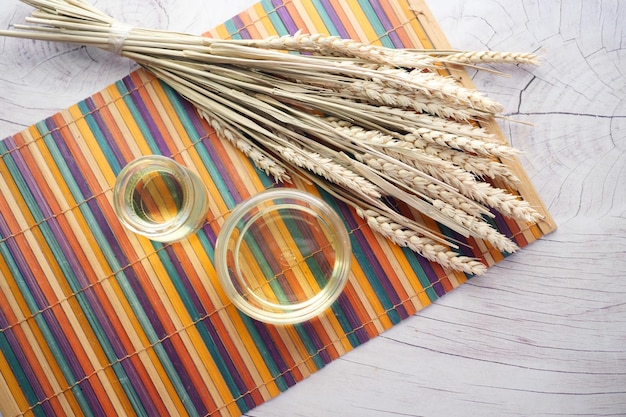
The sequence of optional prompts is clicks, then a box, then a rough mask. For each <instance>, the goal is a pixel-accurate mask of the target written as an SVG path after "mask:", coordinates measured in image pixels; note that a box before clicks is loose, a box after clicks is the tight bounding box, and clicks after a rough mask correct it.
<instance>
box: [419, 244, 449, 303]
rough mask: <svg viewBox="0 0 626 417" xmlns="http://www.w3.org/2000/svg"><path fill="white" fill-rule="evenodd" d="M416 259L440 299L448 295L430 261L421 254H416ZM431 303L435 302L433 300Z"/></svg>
mask: <svg viewBox="0 0 626 417" xmlns="http://www.w3.org/2000/svg"><path fill="white" fill-rule="evenodd" d="M415 259H417V261H418V262H419V264H420V265H421V267H422V269H423V270H424V272H425V273H426V277H427V278H428V281H429V282H430V284H431V287H432V288H433V290H434V291H435V293H436V294H437V296H438V297H441V296H443V295H444V294H445V293H446V290H445V288H444V287H443V285H442V284H441V279H440V278H439V277H438V276H437V273H436V272H435V270H434V269H433V266H432V264H431V263H430V261H429V260H428V259H426V258H424V257H423V256H421V255H419V254H415ZM424 289H425V288H424ZM431 301H434V300H431Z"/></svg>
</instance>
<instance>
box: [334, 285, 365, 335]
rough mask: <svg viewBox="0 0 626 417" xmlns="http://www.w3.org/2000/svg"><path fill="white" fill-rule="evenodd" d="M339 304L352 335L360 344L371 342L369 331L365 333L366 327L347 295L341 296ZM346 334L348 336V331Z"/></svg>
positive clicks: (338, 299) (338, 300)
mask: <svg viewBox="0 0 626 417" xmlns="http://www.w3.org/2000/svg"><path fill="white" fill-rule="evenodd" d="M337 303H338V304H339V306H340V307H341V311H342V312H343V315H344V317H345V318H346V320H347V321H348V323H349V324H350V327H351V328H352V333H353V334H354V335H355V336H356V338H357V340H358V341H359V343H365V342H367V341H368V340H370V336H369V335H368V334H367V331H365V327H363V323H362V322H361V319H360V318H359V316H358V315H357V313H356V310H355V308H354V306H353V305H352V304H351V303H350V299H349V298H348V296H347V295H346V294H345V293H343V294H341V295H340V296H339V298H337ZM344 331H346V330H344ZM346 334H348V331H346Z"/></svg>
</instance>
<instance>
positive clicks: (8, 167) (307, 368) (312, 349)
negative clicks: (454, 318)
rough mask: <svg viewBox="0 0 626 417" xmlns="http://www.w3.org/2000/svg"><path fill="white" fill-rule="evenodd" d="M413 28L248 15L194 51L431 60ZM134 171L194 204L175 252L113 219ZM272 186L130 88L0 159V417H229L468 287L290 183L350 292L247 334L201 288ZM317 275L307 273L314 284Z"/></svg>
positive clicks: (147, 85)
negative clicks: (293, 50)
mask: <svg viewBox="0 0 626 417" xmlns="http://www.w3.org/2000/svg"><path fill="white" fill-rule="evenodd" d="M428 13H429V12H428V10H427V8H426V7H425V5H424V4H423V3H422V2H421V1H420V0H389V1H382V0H341V1H340V0H264V1H262V2H261V3H258V4H257V5H255V6H253V7H252V8H250V9H249V10H247V11H245V12H243V13H241V14H240V15H238V16H235V17H233V18H232V19H231V20H229V21H227V22H225V23H224V24H223V25H221V26H219V27H217V28H215V29H213V30H211V31H210V32H209V33H208V35H210V36H214V37H232V38H258V37H266V36H270V35H279V36H280V35H285V34H292V33H295V32H296V31H298V30H303V31H306V32H320V33H326V34H332V35H337V36H341V37H344V38H353V39H359V40H361V41H363V42H367V43H375V44H379V45H385V46H389V47H395V48H403V47H409V48H421V47H432V46H433V42H434V41H433V39H438V38H441V34H439V33H438V32H437V31H438V30H439V29H438V28H437V27H436V26H435V25H433V24H428V22H429V21H430V22H433V20H432V17H430V16H429V14H428ZM423 17H427V19H423ZM425 22H426V23H425ZM148 154H161V155H166V156H168V157H172V158H174V159H175V160H177V161H178V162H180V163H182V164H183V165H185V166H187V167H189V168H190V169H191V170H192V171H194V172H195V173H197V174H198V175H199V176H200V178H201V179H202V181H203V182H204V184H205V185H206V187H207V190H208V191H209V194H210V197H211V198H210V208H209V214H208V216H207V219H206V222H205V224H204V225H203V227H202V228H201V230H200V231H199V232H198V233H197V234H196V235H194V236H192V237H191V238H189V239H188V240H185V241H183V242H179V243H175V244H168V245H164V244H160V243H156V242H151V241H149V240H146V239H144V238H141V237H138V236H136V235H133V234H132V233H129V232H127V231H126V230H125V229H124V228H123V227H122V226H121V225H120V223H119V222H118V221H117V219H116V217H115V214H114V212H113V209H112V202H111V201H112V186H113V184H114V182H115V177H116V175H117V174H118V173H119V172H120V170H121V169H122V168H123V167H124V166H125V165H126V164H127V163H128V162H129V161H131V160H133V159H134V158H136V157H138V156H140V155H148ZM277 186H279V185H276V184H274V183H273V182H272V181H271V179H270V178H268V177H267V176H266V175H265V174H263V173H262V172H260V171H259V170H257V169H256V168H255V167H254V166H253V165H252V163H251V162H250V161H249V160H248V159H246V158H245V157H243V156H242V155H241V154H240V153H239V152H238V151H237V150H236V149H234V148H233V147H232V146H231V145H230V144H228V143H226V142H223V141H221V140H219V139H218V138H217V136H216V134H215V132H214V131H213V130H212V129H211V128H210V127H209V126H208V124H207V123H206V122H205V121H204V120H202V119H201V118H200V117H199V116H198V114H197V113H196V112H195V111H194V109H193V108H192V106H191V105H190V104H189V103H188V102H186V101H185V100H184V99H182V98H181V97H180V96H178V95H177V94H176V93H175V92H174V91H173V90H172V89H170V88H169V87H168V86H166V85H163V84H162V83H160V82H159V81H157V80H155V79H154V77H152V76H150V75H149V74H147V73H146V72H144V71H141V70H139V71H136V72H133V73H132V74H130V75H128V76H127V77H124V78H123V79H122V80H119V81H118V82H117V83H115V84H113V85H111V86H109V87H108V88H106V89H104V90H102V91H100V92H98V93H95V94H93V95H92V96H91V97H88V98H86V99H85V100H83V101H81V102H79V103H77V104H76V105H74V106H71V107H70V108H68V109H66V110H64V111H61V112H59V113H58V114H55V115H53V116H51V117H49V118H48V119H46V120H44V121H41V122H39V123H36V124H34V125H33V126H31V127H30V128H28V129H26V130H24V131H23V132H20V133H17V134H15V135H14V136H12V137H9V138H7V139H5V140H3V141H0V376H1V377H0V412H1V413H2V415H4V416H18V415H19V416H21V415H24V416H59V415H66V416H72V415H76V416H78V415H91V416H107V417H108V416H114V415H120V416H127V415H137V416H157V415H158V416H164V415H171V416H207V415H222V416H239V415H241V414H243V413H245V412H247V411H249V410H250V409H252V408H253V407H255V406H256V405H258V404H261V403H263V402H265V401H267V400H269V399H270V398H273V397H275V396H277V395H279V394H280V393H281V392H283V391H285V390H286V389H288V388H289V387H291V386H293V385H295V384H296V383H298V382H299V381H301V380H303V379H304V378H306V377H307V376H309V375H311V374H313V373H314V372H316V371H317V370H319V369H320V368H322V367H324V366H326V365H327V364H329V363H330V362H332V361H333V360H335V359H337V358H338V357H340V356H342V355H344V354H346V353H347V352H349V351H350V350H352V349H354V348H355V347H357V346H359V345H361V344H363V343H365V342H366V341H368V340H370V339H371V338H373V337H375V336H377V335H378V334H380V333H381V332H383V331H385V330H386V329H389V328H390V327H392V326H393V325H394V324H396V323H398V322H400V321H401V320H403V319H405V318H406V317H409V316H410V315H412V314H414V313H415V312H416V311H419V310H420V309H422V308H424V307H426V306H428V305H429V304H430V303H432V302H433V301H435V300H436V299H438V298H439V297H441V296H443V295H444V294H446V293H447V292H450V291H452V290H453V289H454V288H456V287H458V286H459V285H460V284H462V283H463V282H465V281H466V280H467V278H468V277H466V276H465V275H464V274H461V273H455V272H449V271H444V270H443V269H442V268H441V267H440V266H438V265H436V264H431V263H429V262H427V261H426V260H425V259H424V258H422V257H420V256H417V255H416V254H415V253H413V252H411V251H410V250H407V249H405V248H400V247H397V246H394V245H392V244H390V243H389V242H387V241H386V240H385V239H383V238H381V237H380V236H378V235H375V234H374V233H373V232H372V231H371V230H370V229H369V228H368V227H367V225H366V224H364V222H363V220H361V219H359V218H358V217H357V216H356V214H355V213H354V211H353V210H352V209H350V208H349V207H347V206H346V205H345V204H343V203H341V202H339V201H336V200H334V199H333V198H332V197H331V196H329V195H327V194H325V193H324V192H323V191H320V190H317V189H316V188H314V187H312V186H310V185H307V184H304V183H299V182H298V183H296V184H294V185H293V186H297V187H299V188H302V189H305V190H307V191H309V192H311V193H313V194H317V195H320V196H321V197H322V198H324V200H326V201H327V202H328V203H329V204H330V205H331V206H332V207H333V208H334V209H335V210H336V211H337V212H338V213H339V214H340V215H341V217H342V218H343V219H344V221H345V224H346V227H347V228H348V230H349V232H350V238H351V243H352V247H353V263H352V270H351V275H350V280H349V282H348V284H347V286H346V288H345V291H344V292H343V294H342V295H341V296H340V297H339V299H338V300H337V301H336V302H335V303H334V304H333V306H332V307H331V308H330V309H329V310H328V311H327V312H325V313H324V314H322V315H320V316H319V317H317V318H315V319H313V320H310V321H308V322H305V323H302V324H299V325H295V326H271V325H266V324H263V323H260V322H257V321H255V320H252V319H250V318H249V317H247V316H245V315H243V314H241V313H240V312H238V311H237V309H236V308H235V307H234V306H233V305H232V303H230V302H229V300H228V299H227V297H226V295H225V294H224V292H223V291H222V289H221V288H220V286H219V284H218V282H217V278H216V274H215V268H214V266H213V259H214V248H215V242H216V239H217V236H218V234H219V231H220V227H221V225H222V224H223V222H224V220H225V218H226V217H227V216H228V215H229V213H230V211H231V210H232V209H233V208H234V207H235V206H236V205H237V204H238V203H240V202H241V201H243V200H245V199H247V198H249V197H250V196H252V195H254V194H256V193H258V192H260V191H261V190H264V189H267V188H270V187H277ZM398 209H399V210H407V209H406V207H404V206H402V205H401V204H399V205H398ZM494 214H495V215H496V216H495V218H494V219H493V224H494V225H495V226H496V227H497V228H498V229H499V230H500V231H501V232H502V233H505V234H506V235H507V236H510V237H512V238H513V239H514V240H515V241H516V242H517V243H518V244H519V245H520V246H522V247H523V246H526V245H528V244H529V243H531V242H532V241H534V240H536V239H537V238H539V237H540V236H541V234H542V233H541V231H540V229H539V228H538V227H537V226H536V225H528V224H518V223H516V222H514V221H512V220H510V219H508V218H504V217H502V216H501V215H499V214H498V213H494ZM412 215H414V216H416V218H418V219H421V220H423V221H424V222H427V223H430V224H433V225H434V226H435V227H439V230H441V232H442V233H444V234H446V235H448V236H451V237H453V238H455V239H458V240H460V241H465V242H467V244H468V245H467V246H462V247H461V249H460V250H461V251H462V252H463V253H464V254H467V255H470V256H477V257H480V258H482V259H483V260H484V261H485V262H486V263H488V264H489V265H492V264H494V263H496V262H498V261H499V260H501V259H503V258H504V257H505V256H506V255H507V254H502V253H499V252H498V251H496V250H494V249H493V248H492V247H491V246H490V245H488V244H486V243H485V242H482V241H477V240H474V239H467V240H466V239H464V238H462V237H461V236H459V235H457V234H455V233H454V232H452V231H450V230H448V229H446V228H445V227H443V226H438V225H435V224H434V223H433V222H432V220H430V219H427V218H421V216H420V215H419V214H417V213H412ZM288 227H290V230H292V231H296V230H298V225H297V224H295V223H294V224H291V225H289V226H288ZM267 239H271V237H267ZM259 250H261V248H259ZM317 262H318V263H316V262H314V261H311V262H309V264H308V267H309V268H311V270H312V271H315V270H318V269H319V268H323V267H324V262H325V261H324V260H323V259H319V260H318V261H317ZM266 267H268V268H269V267H271V265H266Z"/></svg>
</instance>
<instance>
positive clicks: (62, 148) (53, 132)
mask: <svg viewBox="0 0 626 417" xmlns="http://www.w3.org/2000/svg"><path fill="white" fill-rule="evenodd" d="M45 127H46V128H47V129H48V131H47V132H46V131H43V129H42V128H43V126H42V125H41V124H38V125H37V128H38V130H39V132H40V133H41V135H42V136H48V135H49V136H51V137H52V139H53V142H54V144H55V145H56V148H57V149H58V151H59V153H60V154H61V157H62V160H63V162H65V164H66V166H67V168H68V169H69V171H70V173H71V177H72V179H74V181H75V183H76V185H77V187H78V189H79V190H80V192H81V194H82V197H83V198H85V199H87V198H90V197H92V196H93V192H92V191H91V189H90V188H89V186H88V185H87V181H85V178H84V176H83V174H82V172H81V170H80V168H79V167H78V164H77V163H76V161H75V159H74V155H72V152H70V149H69V147H68V146H67V144H66V142H65V138H63V135H61V133H60V132H59V131H58V130H57V129H56V125H55V124H54V121H53V120H52V119H47V120H46V121H45ZM57 166H59V167H60V163H59V161H57ZM66 182H68V181H67V179H66ZM75 197H78V196H75ZM77 200H79V199H78V198H77ZM78 203H80V201H78Z"/></svg>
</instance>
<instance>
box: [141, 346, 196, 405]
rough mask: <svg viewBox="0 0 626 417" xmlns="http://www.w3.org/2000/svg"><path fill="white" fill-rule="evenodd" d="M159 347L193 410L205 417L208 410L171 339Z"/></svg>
mask: <svg viewBox="0 0 626 417" xmlns="http://www.w3.org/2000/svg"><path fill="white" fill-rule="evenodd" d="M161 346H163V349H164V350H165V352H166V353H167V357H168V358H169V359H170V362H171V363H172V365H173V366H174V370H175V371H176V374H177V375H178V377H179V378H180V380H181V382H182V383H183V385H184V387H185V391H184V393H185V394H187V395H188V396H189V399H190V400H191V402H192V404H193V406H194V408H195V409H196V411H197V412H198V413H199V414H200V415H207V413H208V410H207V409H206V407H205V405H204V402H203V401H202V398H201V397H200V394H199V393H198V391H197V390H196V388H195V386H194V385H193V383H192V381H191V378H190V377H189V373H188V372H187V369H186V368H185V366H184V365H183V363H182V361H181V360H180V356H179V355H178V352H177V351H176V348H175V347H174V343H173V342H172V339H171V337H168V338H167V339H165V340H163V341H161ZM137 382H140V381H137Z"/></svg>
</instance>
